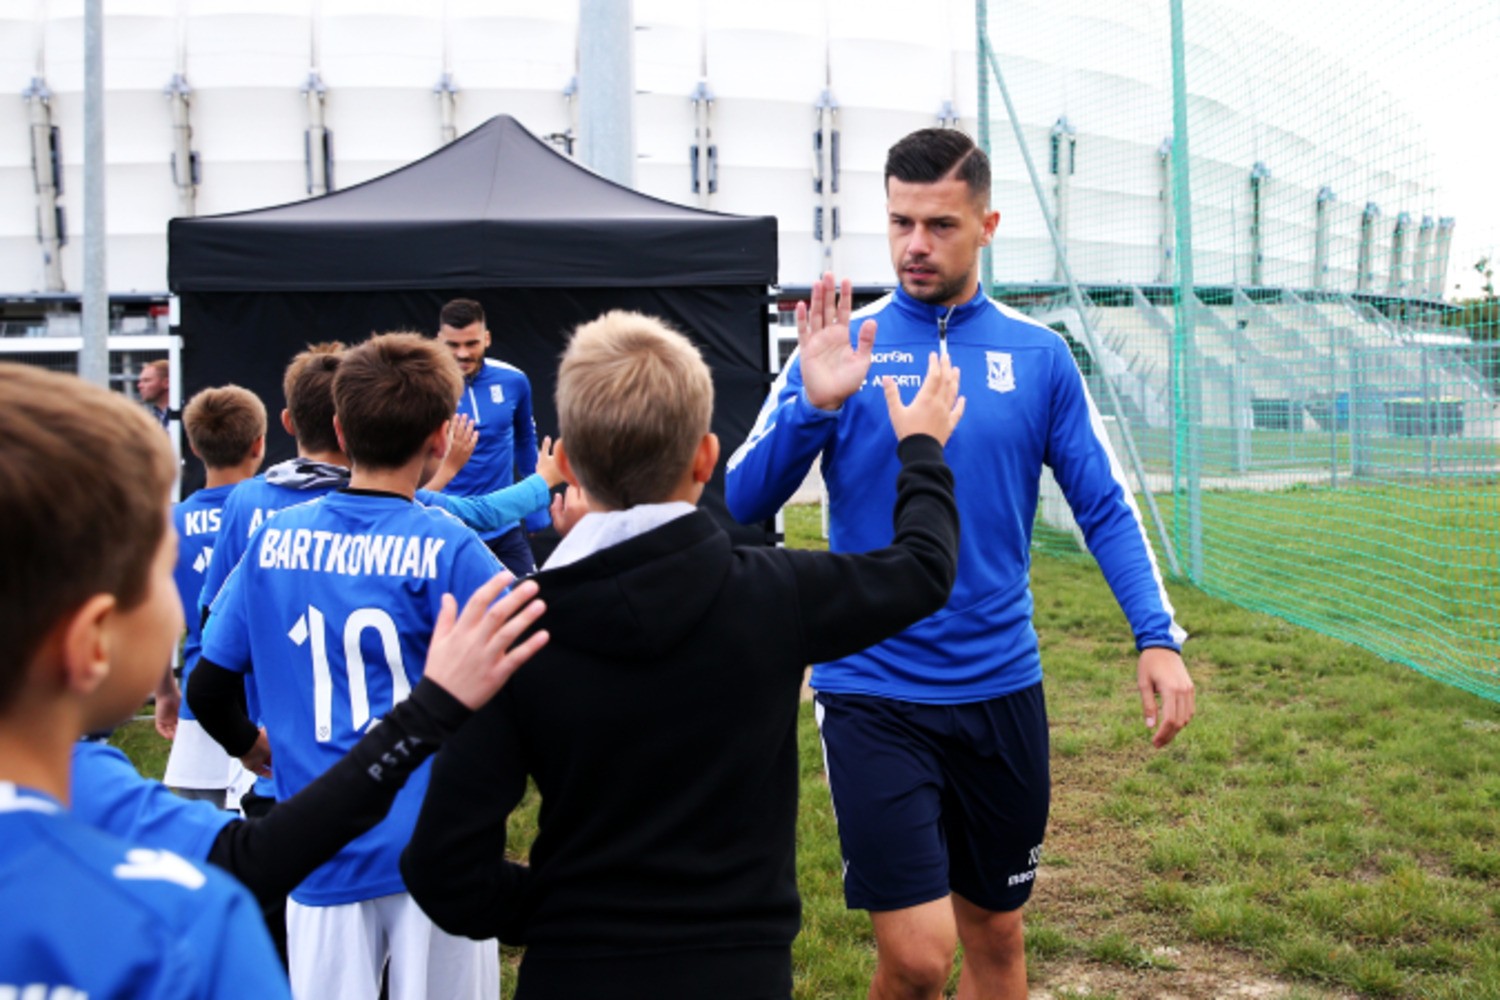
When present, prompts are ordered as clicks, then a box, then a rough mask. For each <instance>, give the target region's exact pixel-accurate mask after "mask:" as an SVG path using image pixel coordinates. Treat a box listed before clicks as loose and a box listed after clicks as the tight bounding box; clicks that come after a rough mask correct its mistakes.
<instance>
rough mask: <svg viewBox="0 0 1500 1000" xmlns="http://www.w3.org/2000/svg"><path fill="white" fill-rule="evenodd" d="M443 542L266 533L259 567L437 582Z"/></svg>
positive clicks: (304, 530)
mask: <svg viewBox="0 0 1500 1000" xmlns="http://www.w3.org/2000/svg"><path fill="white" fill-rule="evenodd" d="M445 544H447V540H446V539H443V538H424V537H422V536H420V535H346V534H343V533H342V532H337V531H323V530H321V529H319V530H311V529H308V528H290V529H287V530H285V531H283V530H280V529H278V528H269V527H268V528H266V530H265V531H264V532H263V533H262V534H261V541H260V549H259V552H258V554H257V562H259V564H260V566H261V568H263V569H292V570H309V571H311V572H313V573H341V574H343V575H345V576H359V575H361V574H363V575H365V576H407V577H412V578H414V579H421V580H436V579H437V576H438V566H437V558H438V553H439V552H441V551H442V550H443V546H444V545H445Z"/></svg>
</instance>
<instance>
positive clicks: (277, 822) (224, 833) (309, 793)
mask: <svg viewBox="0 0 1500 1000" xmlns="http://www.w3.org/2000/svg"><path fill="white" fill-rule="evenodd" d="M201 666H202V663H201V661H200V663H199V666H198V667H195V668H194V674H193V677H194V679H195V680H196V678H197V676H198V675H197V670H198V669H199V668H201ZM472 714H473V713H472V712H470V711H469V709H467V708H465V707H464V705H463V704H462V703H461V702H460V701H458V699H456V698H454V697H453V696H452V695H450V694H449V693H448V692H447V691H445V690H443V689H442V688H441V687H440V686H439V685H438V684H436V683H435V682H433V681H430V680H427V679H426V678H423V679H422V680H421V681H418V682H417V686H416V687H415V688H413V689H412V692H411V697H409V698H407V699H406V700H405V701H403V702H402V703H401V704H399V705H397V706H396V707H395V708H393V709H392V710H391V711H390V712H388V713H387V714H386V716H385V718H383V719H381V721H380V724H379V725H377V726H375V727H374V728H373V729H371V730H370V731H369V732H367V733H365V735H364V736H362V737H360V740H359V742H358V743H356V744H355V745H354V747H353V748H352V749H351V750H350V751H349V752H348V753H347V754H345V755H344V757H343V759H341V760H340V761H339V762H338V763H337V764H334V765H333V766H332V767H330V768H329V769H328V770H327V771H324V772H323V773H322V774H321V775H319V776H318V778H317V779H316V780H315V781H313V782H312V783H311V784H310V785H308V786H307V787H306V788H304V789H302V791H300V792H298V793H297V794H296V795H293V796H292V797H291V798H289V799H286V800H285V801H283V802H279V803H277V805H276V808H275V809H273V810H271V812H270V813H269V814H267V815H266V816H263V817H260V818H259V819H247V820H245V821H244V822H242V823H230V824H229V825H228V826H226V827H225V828H224V829H223V830H221V831H220V832H219V836H218V838H217V839H215V841H214V844H213V847H212V848H210V849H209V852H208V860H209V861H211V862H213V863H214V864H216V865H218V866H219V867H220V868H223V869H224V870H226V871H228V872H229V873H230V874H232V875H234V876H235V877H236V878H238V879H239V880H240V881H241V882H243V883H244V884H245V885H246V886H247V887H248V888H249V889H250V891H251V892H253V893H254V894H255V896H256V898H257V899H258V900H260V902H261V905H262V906H264V905H265V904H266V903H268V902H272V901H275V900H277V899H280V898H281V897H283V896H285V895H286V894H287V893H289V892H291V891H292V889H294V888H295V887H296V886H297V884H298V883H299V882H301V881H302V880H303V879H305V878H306V877H307V876H308V875H309V874H311V873H312V871H313V869H315V868H317V867H318V866H319V865H321V864H323V862H325V861H327V860H328V859H329V858H331V857H333V856H334V854H336V853H338V851H339V849H340V848H341V847H343V846H344V845H345V844H347V843H349V841H351V840H353V839H354V838H355V837H358V836H359V835H360V834H362V833H364V832H365V831H366V830H369V829H370V828H371V827H373V826H374V825H375V824H376V823H379V822H380V821H381V820H382V819H384V818H385V815H386V813H387V812H389V811H390V808H391V803H392V802H393V801H395V798H396V793H397V792H399V791H400V790H401V788H402V786H403V785H405V784H406V779H407V778H408V777H410V776H411V773H412V772H413V771H415V770H416V769H417V768H418V767H420V766H421V764H422V762H423V761H425V760H427V758H428V757H430V756H432V754H433V753H434V752H436V751H437V748H438V746H439V745H441V743H442V742H443V741H444V740H445V739H447V738H448V737H449V736H451V735H452V734H453V733H454V732H456V731H457V730H458V729H459V727H461V726H462V725H463V723H464V721H465V720H466V719H468V718H469V716H470V715H472Z"/></svg>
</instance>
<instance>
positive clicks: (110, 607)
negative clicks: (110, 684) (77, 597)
mask: <svg viewBox="0 0 1500 1000" xmlns="http://www.w3.org/2000/svg"><path fill="white" fill-rule="evenodd" d="M117 603H118V602H117V601H116V599H115V596H114V595H113V594H95V595H94V596H93V597H90V598H89V599H88V600H87V601H84V602H83V604H81V605H80V606H79V607H78V609H77V610H76V611H74V612H73V613H72V614H71V615H69V616H68V617H67V618H66V619H64V620H63V622H62V623H61V626H60V627H61V636H60V640H61V644H62V648H61V649H60V650H59V653H60V659H61V661H62V667H63V680H64V683H65V684H66V685H67V688H68V691H69V693H71V694H73V695H75V696H77V697H80V698H81V697H85V696H88V695H91V694H93V693H94V692H95V691H97V690H98V689H99V685H100V684H102V683H104V678H106V677H108V676H109V641H110V639H109V623H110V619H111V616H112V615H113V614H114V613H115V609H116V605H117Z"/></svg>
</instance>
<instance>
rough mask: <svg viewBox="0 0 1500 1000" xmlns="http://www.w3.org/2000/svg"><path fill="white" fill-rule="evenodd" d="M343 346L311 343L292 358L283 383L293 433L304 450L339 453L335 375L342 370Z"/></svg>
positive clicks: (330, 343)
mask: <svg viewBox="0 0 1500 1000" xmlns="http://www.w3.org/2000/svg"><path fill="white" fill-rule="evenodd" d="M343 355H344V345H343V344H341V343H340V342H338V341H336V340H331V341H328V342H327V343H323V344H309V345H307V350H305V351H303V352H302V353H301V354H298V355H297V356H296V357H294V358H292V363H291V364H289V365H287V366H286V375H285V376H284V377H283V378H282V380H281V391H282V392H283V393H285V394H286V410H287V413H289V414H291V417H292V433H293V434H295V435H296V437H297V445H298V447H299V448H300V449H301V450H302V451H306V452H312V453H314V454H316V453H318V452H329V451H340V450H342V449H340V448H339V436H338V433H337V432H336V431H334V429H333V374H334V372H336V371H338V370H339V360H340V359H341V358H342V357H343Z"/></svg>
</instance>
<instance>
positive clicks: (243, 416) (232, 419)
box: [182, 385, 266, 469]
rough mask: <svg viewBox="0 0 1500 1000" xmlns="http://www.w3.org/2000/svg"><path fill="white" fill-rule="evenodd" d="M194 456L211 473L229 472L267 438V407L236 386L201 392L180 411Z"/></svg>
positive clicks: (254, 396)
mask: <svg viewBox="0 0 1500 1000" xmlns="http://www.w3.org/2000/svg"><path fill="white" fill-rule="evenodd" d="M182 426H183V428H184V429H185V430H186V431H187V437H188V443H189V444H191V445H192V446H193V452H194V453H195V454H197V456H198V457H199V458H201V459H203V464H204V465H206V466H208V467H209V468H210V469H228V468H232V467H234V466H236V465H239V464H240V463H241V462H243V461H244V460H245V459H246V458H248V457H249V456H250V449H251V448H252V447H253V446H254V445H255V442H257V441H259V440H260V439H261V438H263V437H265V434H266V407H265V404H263V403H262V402H261V401H260V397H258V396H256V395H255V393H253V392H251V391H250V390H249V389H241V388H240V387H239V386H237V385H225V386H219V387H218V388H216V389H204V390H203V391H201V392H199V393H198V394H197V395H195V396H194V397H193V398H192V399H190V400H188V405H187V406H186V407H184V408H183V411H182Z"/></svg>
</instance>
